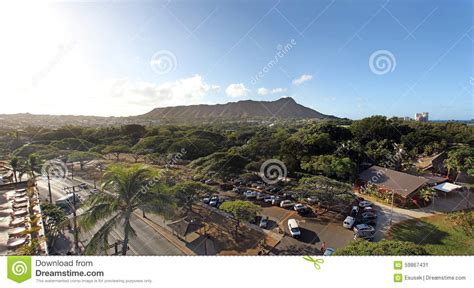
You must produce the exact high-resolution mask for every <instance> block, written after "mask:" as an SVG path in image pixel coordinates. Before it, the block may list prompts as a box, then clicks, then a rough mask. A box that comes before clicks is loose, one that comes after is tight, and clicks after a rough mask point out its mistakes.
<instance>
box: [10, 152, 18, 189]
mask: <svg viewBox="0 0 474 288" xmlns="http://www.w3.org/2000/svg"><path fill="white" fill-rule="evenodd" d="M10 166H12V170H13V175H15V183H17V182H18V178H16V172H17V171H18V157H13V158H12V159H11V160H10Z"/></svg>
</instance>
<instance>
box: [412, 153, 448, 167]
mask: <svg viewBox="0 0 474 288" xmlns="http://www.w3.org/2000/svg"><path fill="white" fill-rule="evenodd" d="M444 156H446V152H444V151H443V152H441V153H438V154H436V155H434V156H427V157H421V158H419V159H418V160H417V163H415V166H416V167H418V168H420V169H422V170H427V169H430V168H431V167H433V161H435V160H436V159H438V158H439V157H444Z"/></svg>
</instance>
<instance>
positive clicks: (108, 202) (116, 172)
mask: <svg viewBox="0 0 474 288" xmlns="http://www.w3.org/2000/svg"><path fill="white" fill-rule="evenodd" d="M159 179H160V178H158V177H157V173H155V171H154V170H152V169H151V168H149V167H147V166H144V165H134V166H131V167H125V166H121V165H112V166H110V167H109V168H108V169H107V170H106V172H105V173H104V176H103V178H102V182H103V183H102V190H103V192H102V193H97V194H95V195H93V196H91V197H90V198H89V199H88V200H87V202H86V203H85V209H86V211H85V212H84V213H83V214H82V215H81V216H79V217H80V225H81V227H82V228H84V229H85V230H90V229H92V228H94V227H96V226H97V224H99V223H100V225H101V227H100V228H99V230H98V231H97V232H96V233H95V234H94V236H93V237H92V239H91V240H90V242H89V244H88V245H87V247H86V251H85V253H86V254H92V253H95V252H96V251H97V250H98V249H104V251H107V247H108V245H109V244H108V238H109V234H110V232H111V231H112V229H114V228H115V227H123V235H124V237H123V242H122V255H126V254H127V248H128V243H129V240H130V237H133V236H136V232H135V230H134V229H133V227H132V225H131V221H130V220H131V217H132V214H133V212H134V211H135V210H137V209H141V210H143V211H146V212H151V213H157V214H161V215H164V216H165V217H168V216H171V215H172V214H173V212H174V201H173V198H172V195H171V193H170V191H169V188H168V186H167V185H164V184H162V183H160V180H159Z"/></svg>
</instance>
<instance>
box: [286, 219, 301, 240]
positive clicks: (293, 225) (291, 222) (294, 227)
mask: <svg viewBox="0 0 474 288" xmlns="http://www.w3.org/2000/svg"><path fill="white" fill-rule="evenodd" d="M288 230H290V234H291V236H292V237H293V238H297V237H300V236H301V231H300V227H299V226H298V222H296V220H295V219H293V218H292V219H288Z"/></svg>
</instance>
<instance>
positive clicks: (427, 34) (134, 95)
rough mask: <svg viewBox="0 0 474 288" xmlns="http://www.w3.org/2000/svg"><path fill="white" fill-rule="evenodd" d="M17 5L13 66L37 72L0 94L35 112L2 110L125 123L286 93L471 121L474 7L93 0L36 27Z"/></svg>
mask: <svg viewBox="0 0 474 288" xmlns="http://www.w3.org/2000/svg"><path fill="white" fill-rule="evenodd" d="M16 8H17V7H13V8H12V9H13V10H10V11H8V10H7V11H8V12H5V13H8V14H9V15H15V13H14V12H13V11H20V12H19V14H18V15H15V16H16V17H15V19H10V20H9V22H8V23H9V24H10V25H9V27H12V26H11V22H12V21H13V22H15V23H17V25H16V26H13V27H23V30H21V29H20V28H18V29H19V31H16V33H11V34H12V35H10V37H11V41H10V44H11V46H10V49H11V53H9V54H8V56H5V55H4V56H3V57H4V58H6V59H5V60H7V61H10V62H7V63H10V65H12V67H13V66H15V67H18V65H19V64H18V63H23V64H25V63H29V64H28V65H27V69H25V68H24V67H25V65H22V67H23V69H22V70H21V71H18V73H11V71H12V70H13V68H11V67H10V68H11V69H8V65H6V66H5V67H6V68H3V69H4V71H3V76H5V77H13V76H12V75H16V76H18V77H16V76H15V77H16V78H14V79H13V78H12V79H11V81H8V82H9V83H15V84H14V85H13V84H11V85H10V86H11V87H8V88H4V91H3V92H4V93H2V94H4V95H5V94H13V95H18V97H24V99H25V103H29V104H25V105H23V106H22V107H18V105H13V104H11V105H6V106H3V108H0V113H16V112H32V113H51V114H85V115H116V116H118V115H133V114H140V113H144V112H147V111H149V110H151V109H152V108H154V107H159V106H169V105H188V104H197V103H225V102H229V101H238V100H244V99H255V100H274V99H278V98H280V97H288V96H290V97H293V98H294V99H295V100H296V101H297V102H298V103H300V104H303V105H305V106H308V107H311V108H313V109H315V110H318V111H320V112H322V113H325V114H333V115H336V116H340V117H348V118H352V119H360V118H363V117H366V116H370V115H374V114H382V115H387V116H394V115H396V116H411V117H413V115H414V113H416V112H422V111H427V112H430V116H431V119H471V118H473V117H474V116H473V110H474V109H473V100H472V99H473V97H472V96H473V94H472V92H473V87H474V86H473V85H472V84H471V82H474V79H472V77H474V72H473V67H474V65H473V39H474V29H473V28H472V27H473V26H474V25H473V23H472V19H473V7H472V1H468V0H465V1H447V0H443V1H427V0H424V1H408V0H403V1H395V0H392V1H389V2H387V1H340V0H336V1H333V0H325V1H280V2H279V1H161V2H158V1H127V2H118V3H117V2H114V1H112V2H105V1H102V2H93V1H90V2H80V3H62V4H60V3H59V4H58V3H55V4H44V5H42V6H41V7H40V8H38V9H39V10H37V11H43V12H41V13H39V12H38V13H35V15H29V16H28V17H27V15H25V13H24V10H21V9H16ZM15 9H16V10H15ZM2 10H3V11H5V9H2ZM39 23H40V24H39ZM42 25H46V26H45V27H42ZM48 25H49V26H48ZM2 26H3V25H2ZM48 27H49V28H51V27H52V28H51V29H48ZM1 29H8V28H5V27H4V28H1ZM10 29H11V28H10ZM45 31H46V32H45ZM10 32H11V31H10ZM22 32H24V33H26V35H25V34H23V33H22ZM19 33H22V35H24V36H28V35H29V34H31V35H32V37H38V39H37V40H36V42H35V43H32V40H31V41H30V40H24V39H23V38H25V37H23V38H22V39H17V38H18V37H17V36H15V35H18V34H19ZM43 34H44V35H43ZM38 35H40V36H41V37H39V36H38ZM26 38H28V37H26ZM7 39H8V36H7ZM22 41H26V42H25V43H23V42H22ZM21 44H29V45H30V46H31V47H38V48H37V49H33V51H31V49H30V50H22V49H18V46H24V45H21ZM43 46H45V47H43ZM51 47H53V48H51ZM58 47H59V48H58ZM61 47H62V48H61ZM282 47H283V48H282ZM42 48H44V49H42ZM282 50H285V51H284V53H283V56H282V57H279V56H278V55H282V54H281V52H282ZM7 51H8V50H7ZM278 51H280V54H277V52H278ZM25 54H26V56H25ZM371 55H373V61H372V63H373V65H375V66H372V68H371V67H370V65H369V62H371V61H370V59H371ZM29 57H31V59H29ZM384 57H385V58H384ZM387 57H388V58H387ZM274 59H278V61H277V63H273V64H272V65H270V64H269V63H270V62H271V61H272V60H274ZM377 59H379V60H380V62H378V61H377ZM384 59H385V60H386V59H388V62H385V64H387V65H388V66H380V67H379V66H377V63H378V64H381V65H382V64H383V63H384ZM27 60H29V61H27ZM32 63H34V65H33V64H32ZM168 64H169V65H168ZM161 65H163V66H161ZM0 69H2V68H0ZM374 71H375V73H374ZM259 72H261V74H260V75H261V77H257V78H258V79H256V78H255V75H258V73H259ZM0 73H2V72H0ZM25 75H27V77H26V79H31V78H33V79H36V80H35V81H34V85H30V86H33V87H27V88H25V84H24V83H25ZM38 79H39V80H38ZM297 79H300V80H301V81H295V80H297ZM303 80H306V81H303ZM26 82H28V81H26ZM27 86H28V85H27ZM262 88H263V89H262Z"/></svg>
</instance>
